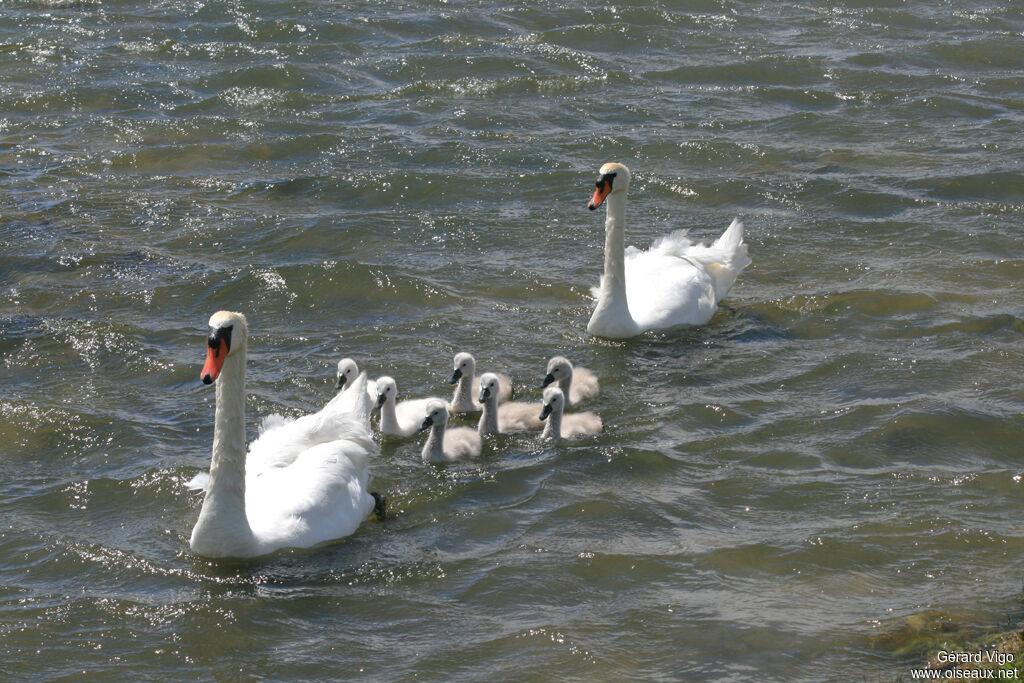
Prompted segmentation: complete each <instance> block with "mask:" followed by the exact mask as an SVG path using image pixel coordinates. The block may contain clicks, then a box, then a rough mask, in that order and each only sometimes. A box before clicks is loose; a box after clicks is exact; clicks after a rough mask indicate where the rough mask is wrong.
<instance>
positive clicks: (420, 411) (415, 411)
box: [376, 376, 440, 438]
mask: <svg viewBox="0 0 1024 683" xmlns="http://www.w3.org/2000/svg"><path fill="white" fill-rule="evenodd" d="M376 393H377V407H379V408H380V431H381V434H384V435H387V436H394V437H399V438H406V437H409V436H413V435H414V434H416V433H417V432H418V431H419V430H420V425H422V424H423V416H424V415H425V414H426V410H427V404H428V403H429V402H430V401H431V400H440V399H431V398H418V399H412V400H409V401H401V402H396V400H397V398H398V384H397V383H396V382H395V380H394V379H392V378H391V377H387V376H385V377H380V378H378V379H377V392H376Z"/></svg>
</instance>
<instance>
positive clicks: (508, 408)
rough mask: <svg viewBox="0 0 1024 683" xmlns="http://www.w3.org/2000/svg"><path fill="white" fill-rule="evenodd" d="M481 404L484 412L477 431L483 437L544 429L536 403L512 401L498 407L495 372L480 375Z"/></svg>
mask: <svg viewBox="0 0 1024 683" xmlns="http://www.w3.org/2000/svg"><path fill="white" fill-rule="evenodd" d="M480 403H481V404H482V405H483V412H482V413H481V414H480V422H479V423H477V427H476V429H477V431H478V432H479V433H480V435H481V436H483V435H484V434H496V433H498V432H503V433H504V432H526V431H530V430H538V431H539V430H540V429H542V428H543V427H544V423H543V422H541V419H540V418H539V417H537V404H535V403H522V402H519V401H510V402H508V403H502V404H501V405H498V376H497V375H495V374H494V373H493V372H487V373H484V374H483V375H480Z"/></svg>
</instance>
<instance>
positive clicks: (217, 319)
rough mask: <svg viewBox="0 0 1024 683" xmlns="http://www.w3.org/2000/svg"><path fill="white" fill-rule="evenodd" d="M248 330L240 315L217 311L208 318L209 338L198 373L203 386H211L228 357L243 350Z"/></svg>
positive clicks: (243, 317)
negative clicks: (204, 361) (204, 357)
mask: <svg viewBox="0 0 1024 683" xmlns="http://www.w3.org/2000/svg"><path fill="white" fill-rule="evenodd" d="M248 335H249V328H248V326H247V325H246V322H245V316H244V315H242V314H241V313H232V312H230V311H218V312H216V313H214V314H213V315H212V316H211V317H210V336H209V338H207V340H206V363H204V364H203V369H202V370H201V371H200V373H199V378H200V379H201V380H203V384H211V383H213V381H214V380H216V379H217V378H218V377H219V376H220V371H221V368H223V367H224V361H225V360H226V359H227V357H228V356H230V355H233V354H235V353H239V352H240V351H243V350H244V349H245V342H246V338H247V337H248Z"/></svg>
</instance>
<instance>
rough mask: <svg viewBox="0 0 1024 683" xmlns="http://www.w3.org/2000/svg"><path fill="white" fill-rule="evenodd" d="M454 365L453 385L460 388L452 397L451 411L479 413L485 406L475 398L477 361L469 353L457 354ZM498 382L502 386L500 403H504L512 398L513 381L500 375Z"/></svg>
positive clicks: (456, 388) (456, 389)
mask: <svg viewBox="0 0 1024 683" xmlns="http://www.w3.org/2000/svg"><path fill="white" fill-rule="evenodd" d="M453 365H454V367H455V371H454V372H452V378H451V384H457V385H458V386H456V387H455V394H454V395H453V396H452V403H451V411H452V412H453V413H479V412H480V411H481V410H482V409H483V406H482V405H481V404H480V402H479V401H477V400H476V398H475V397H474V396H473V387H474V386H475V385H476V360H475V359H474V358H473V356H472V355H470V354H468V353H465V352H462V353H457V354H455V359H454V363H453ZM498 381H499V383H500V385H501V390H500V391H499V393H498V402H500V403H504V402H505V401H507V400H509V399H510V398H512V380H510V379H509V378H508V377H506V376H505V375H501V374H499V375H498Z"/></svg>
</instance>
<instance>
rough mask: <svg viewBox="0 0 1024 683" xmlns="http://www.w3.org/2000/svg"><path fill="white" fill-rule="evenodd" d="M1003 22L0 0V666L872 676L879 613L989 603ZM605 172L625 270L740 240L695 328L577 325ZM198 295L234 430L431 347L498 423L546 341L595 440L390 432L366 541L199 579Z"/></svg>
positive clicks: (1020, 80) (179, 676) (946, 16)
mask: <svg viewBox="0 0 1024 683" xmlns="http://www.w3.org/2000/svg"><path fill="white" fill-rule="evenodd" d="M584 4H585V3H584ZM1010 5H1012V3H1010ZM1022 35H1024V11H1022V10H1021V9H1019V8H1017V7H1015V6H1010V7H1006V6H1004V7H995V6H993V4H992V3H980V2H970V1H965V2H953V3H933V2H924V1H923V0H908V1H907V2H878V3H848V4H840V5H821V4H820V3H818V4H815V3H810V4H803V3H794V2H780V3H767V2H761V3H758V2H753V3H747V2H733V1H731V0H714V1H711V0H709V1H705V2H688V3H680V2H652V1H649V0H648V1H644V2H637V3H624V4H622V5H618V4H615V5H603V6H602V5H597V6H593V5H592V6H581V4H580V3H569V2H564V1H563V0H548V1H546V2H539V3H532V4H531V6H530V8H528V9H526V8H517V7H515V6H508V5H507V4H506V3H495V2H492V1H491V0H479V1H477V2H473V1H469V2H462V1H453V2H449V3H444V4H441V3H433V2H424V1H421V0H409V1H408V2H402V3H378V2H364V3H349V4H347V5H342V4H341V3H324V2H312V1H301V0H300V1H299V2H288V3H284V2H271V1H269V0H265V1H263V2H246V3H243V2H216V3H215V2H206V1H204V0H191V1H187V2H186V1H178V0H167V1H164V2H154V3H150V2H131V1H127V0H126V1H120V2H90V1H88V0H82V1H74V0H67V1H63V0H52V1H46V0H38V1H27V0H10V1H9V2H5V3H3V7H2V9H0V73H2V74H3V76H2V77H0V112H3V117H2V119H0V239H2V243H3V257H2V262H0V287H2V293H3V296H2V297H0V359H2V366H3V393H2V395H0V440H2V444H3V445H2V446H0V458H2V459H0V465H2V466H0V487H2V489H0V490H2V491H3V495H2V496H0V633H2V637H0V656H2V659H3V664H2V665H0V670H5V673H3V676H2V677H3V678H4V679H6V680H66V679H73V678H84V679H88V680H93V681H100V680H137V679H139V678H143V679H153V678H157V677H167V678H168V679H170V680H187V679H202V680H236V679H238V680H244V679H249V678H254V677H262V678H267V679H273V680H324V679H332V678H335V679H346V678H365V679H368V680H411V679H423V680H453V679H454V680H482V679H493V678H498V679H513V678H516V679H518V678H526V679H536V680H542V679H548V678H555V679H570V680H588V681H589V680H621V679H623V678H650V679H661V680H677V679H679V680H707V679H732V680H735V679H741V678H747V677H755V678H757V679H758V680H821V679H829V678H842V679H844V680H862V679H866V680H875V679H881V680H889V679H891V678H894V677H896V676H899V675H906V673H907V670H908V668H909V666H910V665H911V663H912V662H915V661H917V657H918V656H919V652H917V651H915V650H914V648H913V646H912V644H908V642H909V641H911V640H912V639H913V638H914V637H915V635H914V634H915V633H916V632H917V631H927V630H928V629H932V628H939V627H940V626H943V625H946V626H948V625H949V624H954V625H955V626H956V627H959V628H978V629H986V628H998V627H1000V626H1002V625H1004V624H1007V623H1010V622H1011V621H1014V620H1016V619H1017V618H1019V617H1020V615H1021V611H1022V609H1021V607H1020V605H1021V585H1022V579H1021V573H1020V569H1021V562H1020V558H1021V556H1022V554H1024V528H1022V524H1021V521H1020V519H1021V515H1020V509H1021V506H1022V504H1024V500H1022V498H1024V489H1022V486H1024V484H1022V483H1021V478H1020V475H1021V455H1022V452H1021V451H1022V449H1021V434H1022V429H1024V420H1022V418H1021V415H1022V407H1024V393H1022V389H1021V374H1022V371H1024V355H1022V352H1021V341H1022V337H1024V290H1022V286H1021V285H1022V282H1024V279H1022V276H1024V248H1022V246H1021V225H1022V218H1024V210H1022V204H1024V169H1022V161H1021V160H1022V159H1024V144H1022V137H1021V131H1022V128H1024V96H1022V94H1021V93H1022V91H1024V49H1022V48H1024V45H1022V42H1024V41H1022ZM611 160H618V161H622V162H624V163H626V164H628V165H629V166H630V167H631V168H632V169H633V171H634V176H635V180H634V183H633V188H632V191H631V195H630V197H631V203H630V213H629V226H628V236H627V238H628V241H629V242H630V243H633V244H636V245H638V246H641V247H646V246H647V245H649V244H650V243H651V242H652V241H653V240H654V239H655V238H656V237H657V236H659V235H661V234H664V233H666V232H669V231H671V230H674V229H679V228H685V229H689V230H690V233H691V236H693V237H695V238H698V239H704V240H710V239H713V238H714V237H715V236H717V234H718V233H719V232H721V230H723V229H724V228H725V227H726V225H728V223H729V221H730V220H731V219H732V218H733V217H734V216H740V217H741V218H743V220H744V221H745V223H746V226H747V241H748V243H749V245H750V253H751V256H752V257H753V265H751V266H750V267H749V268H748V269H747V270H746V271H745V272H744V273H743V275H742V276H741V278H740V280H739V282H738V283H737V285H736V287H735V288H734V289H733V291H732V293H731V295H730V296H729V298H728V300H727V302H726V305H725V306H723V307H722V309H721V310H720V311H719V313H718V314H717V315H716V316H715V318H714V319H713V320H712V321H711V323H710V324H708V325H707V326H705V327H703V328H700V329H693V330H685V331H679V332H673V333H670V334H668V333H667V334H658V335H652V336H648V337H645V338H642V339H638V340H634V341H630V342H606V341H598V340H594V339H591V338H588V337H587V336H586V335H585V326H586V321H587V318H588V315H589V311H590V308H591V305H592V303H591V300H590V299H589V289H588V288H589V287H590V286H591V285H593V284H595V283H596V281H597V278H598V275H599V273H600V269H601V263H602V255H601V249H602V244H603V220H602V216H600V215H597V214H595V213H589V212H587V211H586V210H585V202H586V200H587V199H588V198H589V194H590V192H591V191H592V187H593V181H594V179H595V177H596V172H597V169H598V167H599V166H600V165H601V164H602V163H604V162H606V161H611ZM221 308H229V309H234V310H240V311H243V312H245V313H246V314H247V315H248V316H249V321H250V328H251V330H252V338H251V340H250V356H249V377H248V385H249V390H250V393H251V395H250V398H249V402H248V408H249V420H248V432H249V435H250V437H252V436H254V435H255V432H256V424H257V421H258V419H259V417H261V416H263V415H266V414H268V413H271V412H282V413H285V414H288V415H298V414H300V413H303V412H308V411H313V410H316V409H318V408H319V407H320V406H321V405H322V404H323V403H324V402H325V401H326V400H327V399H328V397H329V396H330V394H331V380H332V375H333V365H334V363H335V362H336V361H337V360H338V358H340V357H342V356H351V357H353V358H355V359H357V361H359V362H360V363H361V364H362V366H363V367H364V368H365V369H367V370H368V371H369V372H370V374H371V375H374V376H376V375H380V374H385V373H387V374H391V375H393V376H394V377H395V378H396V379H397V380H398V382H399V386H400V388H401V389H402V391H403V393H405V394H406V395H408V396H422V395H427V394H438V393H442V392H444V393H447V391H448V390H449V387H448V385H447V383H446V378H447V376H448V374H449V373H450V363H451V357H452V355H453V354H454V353H455V352H456V351H460V350H469V351H472V352H474V353H475V354H476V356H477V359H478V361H479V362H480V364H481V365H482V366H483V365H486V366H487V367H493V368H500V369H502V370H504V371H506V372H507V373H509V374H510V375H511V376H512V377H513V379H514V381H515V384H516V387H517V392H518V393H519V394H520V395H521V396H522V397H524V398H531V397H532V398H536V397H537V396H538V395H539V391H538V390H537V388H536V386H537V384H538V383H539V381H540V380H541V379H542V377H543V374H544V363H545V361H546V359H547V358H548V357H549V356H551V355H554V354H566V355H569V356H570V357H571V358H572V359H573V360H574V361H576V362H577V363H578V364H582V365H585V366H587V367H590V368H592V369H593V370H595V371H596V372H597V373H598V374H599V375H600V376H601V379H602V383H603V393H602V396H601V398H600V400H599V401H598V402H597V403H596V404H595V405H594V409H595V410H597V411H598V412H599V413H600V414H601V415H602V417H603V419H604V422H605V425H606V426H607V429H606V432H605V433H604V434H603V435H601V436H600V437H597V438H593V439H589V440H582V441H578V442H576V443H571V444H566V445H563V446H558V447H554V448H552V447H546V446H542V445H539V444H538V443H536V442H535V441H534V440H533V439H531V438H529V437H527V436H520V435H513V436H504V437H502V438H497V439H494V440H493V441H492V442H490V443H489V444H488V447H487V452H486V454H485V457H483V458H482V460H481V461H480V462H479V463H475V464H466V465H458V466H451V467H446V468H445V467H442V468H439V467H431V466H426V465H424V464H423V463H422V462H421V461H420V460H419V445H418V444H417V443H407V444H400V445H397V446H396V445H387V444H386V445H385V446H384V447H383V448H382V450H381V453H380V456H379V457H378V458H377V459H376V460H375V461H374V462H373V470H372V471H373V476H374V479H375V486H376V488H378V489H380V490H382V491H384V492H385V493H386V494H387V496H388V497H389V500H390V504H391V507H392V510H393V512H394V516H393V518H391V519H388V520H386V521H384V522H378V521H368V522H367V523H365V524H364V525H363V527H362V528H361V529H360V530H359V532H358V533H357V534H356V535H354V536H352V537H350V538H349V539H346V540H345V541H343V542H340V543H336V544H332V545H330V546H328V547H325V548H321V549H317V550H314V551H304V552H293V553H283V554H279V555H276V556H273V557H270V558H267V559H264V560H261V561H258V562H255V563H249V564H241V565H232V564H219V563H209V562H206V561H203V560H200V559H198V558H196V557H195V556H193V555H192V553H191V552H190V551H189V549H188V542H187V541H188V536H189V534H190V531H191V527H192V524H193V523H194V521H195V519H196V516H197V514H198V509H199V506H200V503H201V497H200V494H198V493H195V492H192V491H189V490H187V489H186V488H185V486H184V483H185V482H186V481H188V480H189V479H190V478H191V477H192V476H193V475H195V474H196V473H197V472H199V471H201V470H202V469H204V468H206V467H207V466H208V464H209V456H210V444H211V439H212V427H213V392H212V391H211V390H210V389H209V388H204V387H202V386H201V385H200V384H199V382H198V373H199V367H200V364H201V361H202V355H203V349H204V344H205V334H206V321H207V319H208V318H209V315H210V314H211V313H212V312H213V311H215V310H217V309H221Z"/></svg>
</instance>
